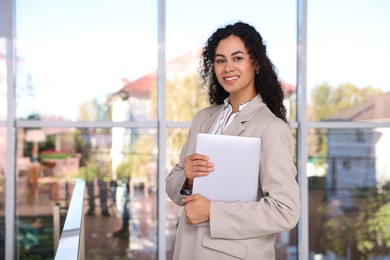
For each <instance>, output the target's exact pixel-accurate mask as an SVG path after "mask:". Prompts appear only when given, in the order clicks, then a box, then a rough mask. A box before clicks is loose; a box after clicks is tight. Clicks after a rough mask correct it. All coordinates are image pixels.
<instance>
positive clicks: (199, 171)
mask: <svg viewBox="0 0 390 260" xmlns="http://www.w3.org/2000/svg"><path fill="white" fill-rule="evenodd" d="M213 170H214V164H213V163H211V162H209V158H208V157H207V156H205V155H201V154H196V153H195V154H192V155H189V156H187V157H186V158H185V159H184V175H185V176H186V178H187V182H186V189H189V190H192V182H193V180H194V178H195V177H198V176H205V175H208V174H209V173H210V172H212V171H213Z"/></svg>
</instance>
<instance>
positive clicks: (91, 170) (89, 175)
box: [79, 162, 101, 182]
mask: <svg viewBox="0 0 390 260" xmlns="http://www.w3.org/2000/svg"><path fill="white" fill-rule="evenodd" d="M100 175H101V171H100V167H98V165H97V163H95V162H89V163H87V165H85V166H82V167H80V169H79V177H80V178H82V179H84V180H85V181H87V182H90V181H93V180H94V179H95V178H99V177H100Z"/></svg>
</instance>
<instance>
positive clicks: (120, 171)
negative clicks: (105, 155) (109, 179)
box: [116, 156, 134, 182]
mask: <svg viewBox="0 0 390 260" xmlns="http://www.w3.org/2000/svg"><path fill="white" fill-rule="evenodd" d="M133 171H134V160H133V157H132V156H127V157H126V158H125V159H124V160H123V161H122V162H121V163H120V164H119V165H118V167H117V168H116V176H117V180H123V181H125V182H128V180H130V178H131V174H132V172H133Z"/></svg>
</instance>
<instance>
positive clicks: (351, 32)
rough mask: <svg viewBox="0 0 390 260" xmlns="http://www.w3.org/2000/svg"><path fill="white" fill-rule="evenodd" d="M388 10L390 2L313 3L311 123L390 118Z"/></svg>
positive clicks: (310, 12) (309, 62)
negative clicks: (389, 112) (389, 113)
mask: <svg viewBox="0 0 390 260" xmlns="http://www.w3.org/2000/svg"><path fill="white" fill-rule="evenodd" d="M335 6H337V8H335ZM389 12H390V3H388V2H386V1H354V2H353V4H351V2H349V1H341V2H340V1H334V0H332V1H309V3H308V22H307V24H308V33H307V35H308V39H307V46H308V49H307V50H308V52H307V86H308V97H309V100H310V101H309V107H308V109H310V111H309V115H310V116H309V119H310V120H313V121H323V120H344V121H360V120H381V119H384V118H388V117H389V115H388V111H390V94H389V91H390V85H389V80H388V76H387V74H388V73H387V68H389V67H390V38H389V37H388V29H389V28H388V25H389V24H390V17H389V15H388V13H389ZM330 17H331V19H330ZM374 64H375V65H374ZM311 111H313V113H314V114H313V115H311V114H312V112H311ZM340 113H341V114H340Z"/></svg>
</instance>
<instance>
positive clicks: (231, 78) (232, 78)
mask: <svg viewBox="0 0 390 260" xmlns="http://www.w3.org/2000/svg"><path fill="white" fill-rule="evenodd" d="M237 78H238V77H230V78H225V80H234V79H237Z"/></svg>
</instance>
